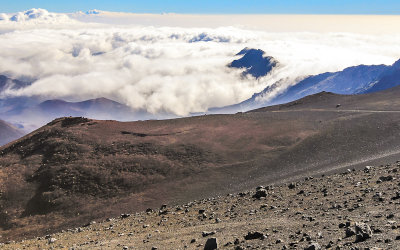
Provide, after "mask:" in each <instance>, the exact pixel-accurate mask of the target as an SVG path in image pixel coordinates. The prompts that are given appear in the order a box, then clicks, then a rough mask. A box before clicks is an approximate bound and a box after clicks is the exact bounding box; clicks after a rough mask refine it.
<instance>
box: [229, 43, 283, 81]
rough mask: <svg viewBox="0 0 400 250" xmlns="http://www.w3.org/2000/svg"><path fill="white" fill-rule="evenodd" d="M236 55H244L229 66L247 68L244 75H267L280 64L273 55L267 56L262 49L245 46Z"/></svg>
mask: <svg viewBox="0 0 400 250" xmlns="http://www.w3.org/2000/svg"><path fill="white" fill-rule="evenodd" d="M236 55H238V56H240V55H243V56H242V57H241V58H240V59H237V60H234V61H233V62H232V63H231V64H229V65H228V66H229V67H231V68H239V69H242V68H245V69H246V70H245V71H244V72H243V76H246V75H251V76H253V77H255V78H260V77H263V76H266V75H267V74H268V73H270V72H271V71H272V69H273V68H274V67H275V66H276V65H277V64H278V61H277V60H275V58H273V57H271V56H265V52H264V51H263V50H261V49H251V48H247V47H246V48H244V49H242V50H241V51H240V52H239V53H237V54H236Z"/></svg>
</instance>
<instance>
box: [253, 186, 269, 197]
mask: <svg viewBox="0 0 400 250" xmlns="http://www.w3.org/2000/svg"><path fill="white" fill-rule="evenodd" d="M261 197H267V190H265V189H264V188H261V189H258V190H257V191H256V193H255V194H254V195H253V198H256V199H260V198H261Z"/></svg>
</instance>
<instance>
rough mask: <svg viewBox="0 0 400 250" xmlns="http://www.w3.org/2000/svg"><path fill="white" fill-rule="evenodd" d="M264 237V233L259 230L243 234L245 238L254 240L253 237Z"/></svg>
mask: <svg viewBox="0 0 400 250" xmlns="http://www.w3.org/2000/svg"><path fill="white" fill-rule="evenodd" d="M264 238H266V236H265V234H263V233H260V232H248V233H247V235H246V236H244V239H245V240H255V239H260V240H262V239H264Z"/></svg>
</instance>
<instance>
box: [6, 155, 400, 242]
mask: <svg viewBox="0 0 400 250" xmlns="http://www.w3.org/2000/svg"><path fill="white" fill-rule="evenodd" d="M399 175H400V162H397V163H394V164H391V165H382V166H371V167H366V168H365V169H363V170H347V171H346V172H344V173H340V174H334V175H329V176H322V177H315V178H312V177H309V178H306V179H305V180H302V181H299V182H295V183H286V184H282V185H279V186H266V187H258V188H257V190H250V191H244V192H242V193H238V194H227V195H226V196H219V197H212V198H209V199H204V200H194V201H192V202H190V203H188V204H182V205H178V206H172V205H165V206H163V207H161V208H159V209H156V210H152V209H148V210H147V211H144V212H141V213H136V214H123V215H121V217H120V218H110V219H107V220H106V221H103V222H97V223H96V222H92V223H90V224H89V225H82V227H79V228H74V229H68V230H65V231H62V232H60V233H57V234H53V235H47V236H43V237H39V238H36V239H30V240H25V241H22V242H7V243H6V244H4V245H1V248H3V249H214V247H215V244H217V247H218V248H221V249H400V225H399V224H398V222H397V221H398V220H399V217H400V210H399V204H400V190H399V189H400V181H399ZM99 209H100V208H99ZM127 212H128V211H127ZM207 241H208V243H207V244H206V242H207Z"/></svg>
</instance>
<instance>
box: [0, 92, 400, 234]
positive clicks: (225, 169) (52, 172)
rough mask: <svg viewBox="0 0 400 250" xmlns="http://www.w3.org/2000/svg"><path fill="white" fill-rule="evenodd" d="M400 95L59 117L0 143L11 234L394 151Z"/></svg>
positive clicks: (0, 217)
mask: <svg viewBox="0 0 400 250" xmlns="http://www.w3.org/2000/svg"><path fill="white" fill-rule="evenodd" d="M396 93H397V96H398V94H399V93H400V88H396V89H392V90H389V91H385V92H381V93H376V94H370V95H364V96H340V95H333V94H330V93H322V94H316V95H313V96H310V97H306V98H304V99H301V100H299V101H297V102H293V103H290V104H285V105H280V106H276V107H270V108H265V109H259V110H256V111H255V112H248V113H239V114H236V115H211V116H198V117H191V118H183V119H174V120H163V121H139V122H116V121H98V120H90V119H85V118H60V119H57V120H55V121H53V122H51V123H49V124H48V125H46V126H44V127H42V128H40V129H38V130H36V131H34V132H33V133H31V134H29V135H27V136H25V137H23V138H21V139H19V140H17V141H15V142H13V143H10V144H8V145H6V146H4V147H2V148H0V190H1V197H0V228H1V230H0V235H2V236H3V237H2V238H0V241H7V240H9V239H21V238H24V237H31V236H36V235H43V234H46V233H50V232H54V231H58V230H61V229H64V228H68V227H73V226H77V225H82V224H83V223H86V222H89V221H91V220H93V219H96V220H97V219H102V218H105V217H111V216H116V215H118V214H120V213H122V212H126V211H141V210H144V209H145V208H147V207H158V206H159V205H160V204H162V203H174V204H175V203H180V202H184V201H189V200H193V199H197V198H201V197H209V196H211V195H218V194H224V193H229V192H236V191H240V190H243V189H245V188H250V187H254V186H256V185H258V184H260V183H263V184H266V183H267V184H268V183H276V182H281V181H285V180H288V179H293V178H299V177H300V176H303V175H309V174H310V173H323V172H327V171H335V169H336V168H346V167H347V166H349V165H357V164H360V162H361V163H364V162H368V161H373V160H376V159H381V158H387V157H395V156H396V155H397V154H399V153H398V152H400V150H399V148H400V140H399V139H400V133H399V132H400V112H398V111H400V102H399V101H398V99H397V97H396ZM337 104H341V106H340V107H338V108H336V105H337ZM360 109H362V111H360ZM385 110H386V111H390V112H384V111H385Z"/></svg>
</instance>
